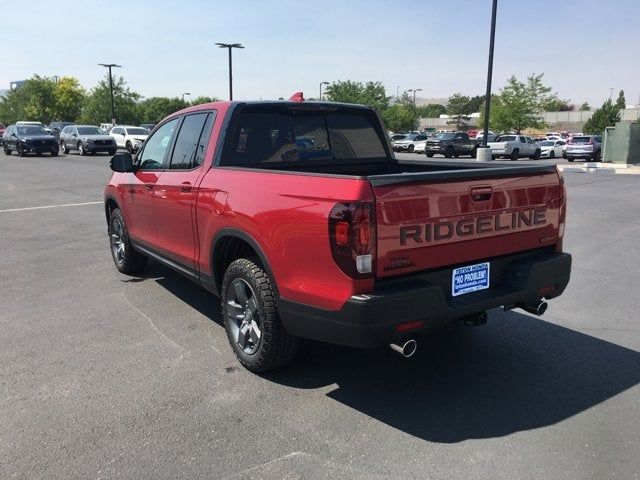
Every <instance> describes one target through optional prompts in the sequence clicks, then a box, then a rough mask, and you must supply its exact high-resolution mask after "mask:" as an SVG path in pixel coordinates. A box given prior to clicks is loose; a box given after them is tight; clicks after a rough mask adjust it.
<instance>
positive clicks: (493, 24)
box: [482, 0, 498, 160]
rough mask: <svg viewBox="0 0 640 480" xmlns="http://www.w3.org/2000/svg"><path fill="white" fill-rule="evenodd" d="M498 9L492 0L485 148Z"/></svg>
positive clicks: (487, 134)
mask: <svg viewBox="0 0 640 480" xmlns="http://www.w3.org/2000/svg"><path fill="white" fill-rule="evenodd" d="M497 10H498V0H493V8H492V10H491V35H490V37H489V63H488V65H487V91H486V93H485V96H484V135H483V138H482V146H483V147H484V149H486V148H487V142H488V138H489V115H490V114H491V80H492V77H493V47H494V44H495V39H496V12H497ZM488 159H489V160H491V152H489V158H488Z"/></svg>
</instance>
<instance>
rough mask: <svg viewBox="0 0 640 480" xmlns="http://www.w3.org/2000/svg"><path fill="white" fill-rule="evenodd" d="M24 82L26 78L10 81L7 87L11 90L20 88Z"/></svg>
mask: <svg viewBox="0 0 640 480" xmlns="http://www.w3.org/2000/svg"><path fill="white" fill-rule="evenodd" d="M25 82H26V80H16V81H14V82H11V83H10V84H9V88H10V89H11V90H15V89H16V88H20V87H21V86H22V85H24V84H25Z"/></svg>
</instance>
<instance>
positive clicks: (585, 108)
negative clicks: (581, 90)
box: [580, 102, 591, 112]
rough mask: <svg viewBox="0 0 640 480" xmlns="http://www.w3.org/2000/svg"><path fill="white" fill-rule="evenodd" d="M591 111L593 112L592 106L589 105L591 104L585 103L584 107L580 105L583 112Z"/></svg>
mask: <svg viewBox="0 0 640 480" xmlns="http://www.w3.org/2000/svg"><path fill="white" fill-rule="evenodd" d="M590 110H591V105H589V102H584V103H583V104H582V105H580V111H581V112H588V111H590Z"/></svg>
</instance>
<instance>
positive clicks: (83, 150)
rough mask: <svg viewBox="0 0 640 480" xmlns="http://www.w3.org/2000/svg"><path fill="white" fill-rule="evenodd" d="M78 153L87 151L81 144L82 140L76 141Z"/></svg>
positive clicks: (84, 153)
mask: <svg viewBox="0 0 640 480" xmlns="http://www.w3.org/2000/svg"><path fill="white" fill-rule="evenodd" d="M78 153H79V154H80V155H86V154H87V151H86V150H85V148H84V145H83V144H82V142H78Z"/></svg>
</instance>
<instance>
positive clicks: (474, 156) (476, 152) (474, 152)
mask: <svg viewBox="0 0 640 480" xmlns="http://www.w3.org/2000/svg"><path fill="white" fill-rule="evenodd" d="M471 158H478V147H475V148H474V149H473V150H472V151H471Z"/></svg>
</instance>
